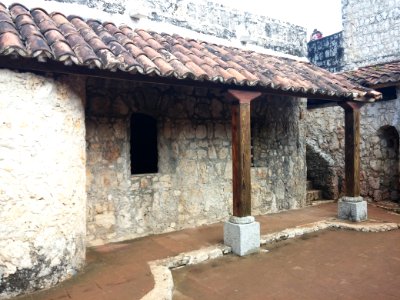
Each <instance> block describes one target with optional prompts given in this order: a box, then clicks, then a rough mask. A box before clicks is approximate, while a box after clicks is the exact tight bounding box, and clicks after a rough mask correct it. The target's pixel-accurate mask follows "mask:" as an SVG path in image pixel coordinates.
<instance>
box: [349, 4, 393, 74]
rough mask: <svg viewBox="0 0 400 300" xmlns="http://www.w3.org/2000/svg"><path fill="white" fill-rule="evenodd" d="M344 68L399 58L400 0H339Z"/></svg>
mask: <svg viewBox="0 0 400 300" xmlns="http://www.w3.org/2000/svg"><path fill="white" fill-rule="evenodd" d="M342 15H343V16H342V19H343V39H344V48H345V52H344V54H345V55H344V60H345V65H346V66H345V69H346V70H349V69H354V68H355V67H361V66H366V65H374V64H377V63H383V62H388V61H394V60H398V59H400V51H399V49H400V3H399V0H342Z"/></svg>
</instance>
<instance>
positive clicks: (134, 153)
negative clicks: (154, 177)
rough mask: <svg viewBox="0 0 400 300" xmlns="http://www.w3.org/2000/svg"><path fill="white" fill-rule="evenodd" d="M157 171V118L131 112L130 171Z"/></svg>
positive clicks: (135, 172)
mask: <svg viewBox="0 0 400 300" xmlns="http://www.w3.org/2000/svg"><path fill="white" fill-rule="evenodd" d="M157 172H158V151H157V120H155V119H154V118H152V117H150V116H147V115H144V114H133V115H132V117H131V173H132V174H147V173H157Z"/></svg>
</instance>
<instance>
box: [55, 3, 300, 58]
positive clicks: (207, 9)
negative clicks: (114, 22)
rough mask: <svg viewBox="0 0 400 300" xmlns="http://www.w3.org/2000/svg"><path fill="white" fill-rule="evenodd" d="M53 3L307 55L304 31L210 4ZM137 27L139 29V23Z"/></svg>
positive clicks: (293, 26)
mask: <svg viewBox="0 0 400 300" xmlns="http://www.w3.org/2000/svg"><path fill="white" fill-rule="evenodd" d="M53 1H56V2H61V3H77V4H81V5H85V6H87V7H90V8H94V9H98V10H101V11H105V12H108V13H111V14H113V15H121V16H122V15H123V16H129V15H130V14H131V13H133V14H134V13H141V14H143V13H145V14H146V15H147V18H148V20H151V21H154V22H156V23H159V28H160V29H159V31H163V30H164V31H165V30H167V29H166V27H165V26H163V25H162V24H163V23H164V24H171V25H175V26H177V27H179V28H183V29H189V30H192V31H195V32H198V33H202V34H206V35H208V36H212V37H217V38H222V39H225V40H236V41H238V40H239V38H240V37H241V36H248V38H249V39H250V40H249V41H248V44H252V45H256V46H260V47H263V48H266V49H270V50H273V51H277V52H280V53H285V54H290V55H294V56H300V57H305V56H306V54H307V53H306V51H307V49H306V48H307V44H306V30H305V28H303V27H300V26H297V25H293V24H290V23H287V22H283V21H280V20H276V19H272V18H269V17H266V16H263V15H256V14H252V13H249V12H244V11H239V10H237V9H233V8H231V7H227V6H224V5H222V4H220V3H217V2H213V1H203V2H202V1H190V0H135V1H127V0H101V1H93V0H53ZM127 19H128V17H127V18H125V20H127ZM125 20H124V22H125ZM138 25H139V26H140V23H139V24H138ZM130 26H135V24H131V25H130ZM145 29H147V28H145ZM155 30H157V29H155ZM174 33H179V32H174ZM187 37H195V36H187Z"/></svg>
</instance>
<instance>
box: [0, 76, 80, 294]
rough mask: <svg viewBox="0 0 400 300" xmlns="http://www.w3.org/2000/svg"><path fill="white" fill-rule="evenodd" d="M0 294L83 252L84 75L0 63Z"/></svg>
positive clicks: (64, 269) (65, 269) (75, 265)
mask: <svg viewBox="0 0 400 300" xmlns="http://www.w3.org/2000/svg"><path fill="white" fill-rule="evenodd" d="M0 90H1V98H0V111H1V113H0V220H1V221H0V299H4V298H8V297H11V296H15V295H17V294H19V293H21V292H30V291H34V290H36V289H39V288H47V287H50V286H52V285H54V284H56V283H58V282H59V281H61V280H63V279H66V278H68V277H70V276H72V275H73V274H75V273H76V271H77V270H79V269H80V268H81V267H82V266H83V264H84V259H85V239H86V237H85V235H86V215H85V213H86V212H85V207H86V192H85V163H86V153H85V121H84V108H83V99H84V98H85V85H84V80H82V79H81V78H75V77H64V76H61V77H59V78H57V79H53V78H50V77H42V76H37V75H34V74H31V73H16V72H13V71H8V70H0Z"/></svg>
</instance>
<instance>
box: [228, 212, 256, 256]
mask: <svg viewBox="0 0 400 300" xmlns="http://www.w3.org/2000/svg"><path fill="white" fill-rule="evenodd" d="M224 243H225V245H227V246H230V247H231V248H232V252H233V253H235V254H237V255H239V256H244V255H247V254H250V253H253V252H256V251H258V249H259V248H260V223H258V222H255V221H254V217H252V216H248V217H243V218H239V217H234V216H232V217H230V219H229V221H227V222H225V224H224Z"/></svg>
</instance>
